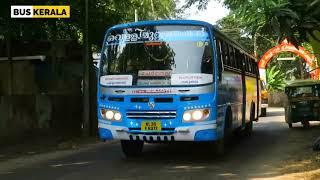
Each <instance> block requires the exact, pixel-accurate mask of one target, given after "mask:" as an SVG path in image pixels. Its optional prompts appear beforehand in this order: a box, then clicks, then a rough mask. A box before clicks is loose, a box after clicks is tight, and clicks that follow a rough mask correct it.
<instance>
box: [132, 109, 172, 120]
mask: <svg viewBox="0 0 320 180" xmlns="http://www.w3.org/2000/svg"><path fill="white" fill-rule="evenodd" d="M176 116H177V114H176V111H128V112H127V118H130V119H174V118H176Z"/></svg>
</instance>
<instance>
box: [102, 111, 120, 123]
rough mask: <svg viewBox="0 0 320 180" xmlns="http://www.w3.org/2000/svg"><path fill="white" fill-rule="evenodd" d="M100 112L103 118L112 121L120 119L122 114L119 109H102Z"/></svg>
mask: <svg viewBox="0 0 320 180" xmlns="http://www.w3.org/2000/svg"><path fill="white" fill-rule="evenodd" d="M100 114H101V117H102V118H103V119H107V120H110V121H120V120H121V118H122V115H121V113H120V112H119V111H115V110H111V109H103V108H101V109H100Z"/></svg>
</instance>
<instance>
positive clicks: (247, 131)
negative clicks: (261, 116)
mask: <svg viewBox="0 0 320 180" xmlns="http://www.w3.org/2000/svg"><path fill="white" fill-rule="evenodd" d="M254 107H255V105H254V104H253V105H251V111H250V121H249V122H248V123H246V126H245V128H244V133H245V135H246V136H251V135H252V131H253V121H254V115H255V108H254Z"/></svg>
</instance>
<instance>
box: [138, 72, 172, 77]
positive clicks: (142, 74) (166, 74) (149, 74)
mask: <svg viewBox="0 0 320 180" xmlns="http://www.w3.org/2000/svg"><path fill="white" fill-rule="evenodd" d="M171 72H172V71H171V70H140V71H139V72H138V76H140V77H170V76H171Z"/></svg>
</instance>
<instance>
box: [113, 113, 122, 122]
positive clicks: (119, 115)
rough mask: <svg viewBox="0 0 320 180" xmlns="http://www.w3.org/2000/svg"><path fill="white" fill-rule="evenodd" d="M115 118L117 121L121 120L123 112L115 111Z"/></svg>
mask: <svg viewBox="0 0 320 180" xmlns="http://www.w3.org/2000/svg"><path fill="white" fill-rule="evenodd" d="M114 119H115V120H117V121H120V120H121V114H120V113H119V112H117V113H115V114H114Z"/></svg>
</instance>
